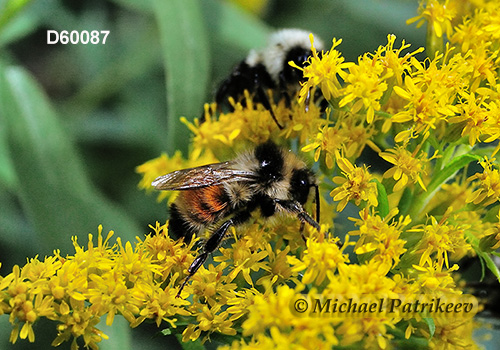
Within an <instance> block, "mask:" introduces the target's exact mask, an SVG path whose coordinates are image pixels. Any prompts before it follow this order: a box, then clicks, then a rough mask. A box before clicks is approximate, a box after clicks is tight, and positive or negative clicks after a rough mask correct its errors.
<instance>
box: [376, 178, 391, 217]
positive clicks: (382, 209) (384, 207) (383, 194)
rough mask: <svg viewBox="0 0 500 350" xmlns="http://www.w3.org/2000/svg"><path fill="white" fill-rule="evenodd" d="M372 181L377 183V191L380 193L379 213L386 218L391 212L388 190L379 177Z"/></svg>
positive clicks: (378, 198)
mask: <svg viewBox="0 0 500 350" xmlns="http://www.w3.org/2000/svg"><path fill="white" fill-rule="evenodd" d="M372 182H375V184H376V185H377V193H378V197H377V200H378V207H377V209H378V213H379V215H380V216H381V217H382V218H384V217H386V216H387V214H389V200H388V199H387V191H386V190H385V187H384V185H382V183H381V182H380V181H378V180H377V179H373V180H372Z"/></svg>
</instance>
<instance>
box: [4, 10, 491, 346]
mask: <svg viewBox="0 0 500 350" xmlns="http://www.w3.org/2000/svg"><path fill="white" fill-rule="evenodd" d="M455 5H456V4H455V3H454V2H451V1H449V0H444V1H438V0H427V1H425V2H423V3H422V5H421V8H420V11H421V13H420V15H419V16H418V17H416V18H414V19H411V20H410V22H412V21H418V20H423V21H428V23H429V24H430V25H429V28H430V29H429V30H430V34H429V35H430V38H431V39H433V40H434V42H431V44H429V45H428V46H427V52H429V51H430V52H431V55H430V57H429V58H427V59H424V60H420V59H419V58H418V56H417V54H418V53H420V52H422V50H423V49H416V50H414V51H407V50H408V48H409V46H410V45H409V44H407V43H406V42H405V41H404V40H403V41H402V44H401V46H400V47H399V48H395V47H394V46H395V42H396V37H395V36H394V35H388V36H387V43H386V44H384V45H381V46H379V47H378V48H377V50H375V52H373V53H365V54H362V55H361V56H360V57H359V58H358V60H357V62H356V63H354V62H346V61H345V59H344V58H343V56H342V53H341V52H340V51H339V50H338V47H339V45H340V43H341V40H337V39H333V42H332V47H331V49H330V50H329V51H326V52H321V53H319V52H317V51H316V50H315V49H314V46H312V56H311V57H310V58H309V59H308V60H307V63H306V65H305V66H304V67H297V66H296V65H295V64H291V65H292V66H293V67H295V68H296V69H299V70H300V71H301V72H302V73H303V76H304V78H305V80H304V82H303V83H302V86H301V89H300V91H299V93H298V95H292V96H289V100H288V99H287V100H286V101H285V99H280V97H281V96H272V95H271V92H268V93H269V102H270V104H271V108H272V111H273V113H274V114H275V116H276V118H277V120H278V121H279V123H280V124H281V125H283V126H284V128H283V129H280V128H278V126H277V125H276V122H275V121H274V120H273V118H272V117H271V115H270V111H269V110H267V109H266V108H264V106H262V105H261V104H259V103H256V102H255V101H254V96H251V95H250V94H249V93H248V92H246V93H245V96H243V98H244V101H243V103H240V102H236V101H234V100H231V101H230V103H231V105H232V107H233V109H232V110H233V111H232V112H231V113H219V112H217V108H216V106H215V104H210V105H209V104H207V105H206V106H205V118H204V119H205V120H204V122H200V121H199V120H196V119H195V120H194V121H193V122H188V120H187V119H186V118H182V122H183V123H184V124H185V126H186V128H187V129H188V130H189V131H190V133H191V134H190V135H191V136H190V137H191V138H190V144H189V146H190V147H189V152H188V153H187V154H186V155H185V156H183V155H182V154H181V153H180V152H175V153H173V154H169V155H167V154H163V155H160V156H159V157H158V158H156V159H153V160H151V161H149V162H146V163H144V164H143V165H141V166H139V167H137V172H138V173H140V174H141V176H142V180H141V181H140V184H139V187H140V188H142V189H146V190H148V191H149V190H150V189H151V182H152V181H153V180H154V179H155V178H156V177H158V176H160V175H164V174H166V173H169V172H172V171H175V170H179V169H185V168H192V167H196V166H200V165H206V164H210V163H216V162H222V161H226V160H229V159H232V158H233V157H234V156H235V155H236V154H237V153H238V152H240V151H243V150H247V149H251V148H252V147H255V145H256V144H259V143H262V142H264V141H267V140H269V139H271V140H275V141H278V143H279V144H281V145H286V146H288V147H289V148H290V149H292V150H293V151H295V152H297V151H298V152H299V153H300V152H302V154H301V155H302V156H304V158H305V161H306V162H307V163H308V164H309V165H310V168H311V172H312V173H315V174H316V179H317V180H316V181H317V184H318V192H317V195H316V188H315V187H314V186H310V187H307V188H305V189H301V190H300V191H303V192H304V194H307V191H308V192H309V197H310V198H308V199H309V200H307V202H306V203H305V204H304V208H305V209H304V210H305V211H307V212H308V213H312V214H311V217H312V218H313V219H311V218H309V217H306V216H304V215H303V214H304V213H300V214H299V217H298V218H297V216H295V217H293V215H290V217H288V216H286V217H285V215H281V214H282V213H281V212H279V213H277V214H276V215H273V216H272V217H271V218H264V217H263V215H259V212H258V210H255V211H253V210H252V209H254V207H253V206H252V207H251V208H248V209H249V211H251V212H252V217H251V218H250V219H249V220H248V222H246V223H245V224H244V225H237V226H235V227H232V228H231V230H230V231H229V233H228V241H225V242H223V243H222V244H221V246H220V247H218V249H216V250H215V251H214V253H213V257H212V258H210V259H209V260H208V261H207V262H206V263H205V264H204V265H203V266H200V267H199V269H198V270H197V271H196V273H195V274H194V275H193V276H190V278H189V282H188V283H187V284H186V285H185V287H184V289H183V290H182V293H181V297H180V298H177V297H176V295H177V294H178V291H179V285H180V284H182V282H183V281H184V279H185V278H186V276H187V275H189V274H190V271H189V268H190V266H191V265H192V264H193V261H194V259H195V257H196V256H197V254H199V249H198V250H197V248H198V247H200V242H202V241H203V240H205V239H207V238H209V237H210V235H211V234H212V233H213V232H214V230H215V229H216V228H217V227H218V226H217V225H219V224H220V223H214V225H213V226H211V227H209V228H207V230H206V232H201V233H200V234H199V237H198V236H197V237H195V238H194V239H192V241H191V242H190V243H188V244H186V243H185V242H184V241H183V240H180V241H176V240H173V239H172V238H170V237H169V235H168V225H169V223H168V221H167V222H165V224H161V225H160V224H159V223H156V224H155V225H152V226H150V229H151V234H148V235H146V236H144V237H138V238H137V240H136V241H135V242H122V240H121V239H120V238H119V237H118V238H116V240H115V241H112V239H113V235H114V233H113V232H112V231H110V232H109V234H107V235H103V234H102V227H99V230H98V234H97V236H96V237H94V236H93V235H89V236H88V243H86V244H85V245H81V244H79V241H78V240H77V238H76V237H74V238H72V241H73V246H74V250H75V252H74V253H73V254H71V255H67V256H61V253H60V252H59V251H55V252H54V254H53V255H52V256H48V257H46V258H45V259H44V260H43V261H41V260H39V259H38V257H35V258H33V259H30V260H28V261H27V263H26V264H25V265H24V266H22V267H19V266H15V267H14V268H13V270H12V272H11V273H8V274H6V275H5V276H3V277H2V276H0V314H6V315H8V317H9V322H10V323H11V324H12V332H11V337H10V340H11V342H16V341H19V339H27V340H28V341H31V342H32V341H35V333H36V329H37V328H36V324H37V322H38V321H39V320H40V319H41V318H46V319H48V320H50V321H53V322H54V324H55V329H56V331H57V336H56V338H55V339H54V341H53V345H54V346H57V345H60V344H61V343H63V342H65V341H68V342H70V343H71V347H72V349H73V350H76V348H77V346H78V343H80V344H84V345H85V346H86V347H88V348H91V349H95V350H96V349H98V345H99V343H100V342H101V341H102V340H103V339H106V338H107V337H106V335H105V334H103V333H102V331H101V330H99V329H98V324H99V322H106V324H108V325H111V324H113V323H114V320H115V317H116V316H118V315H120V316H123V317H124V318H125V319H126V320H127V322H128V323H129V324H130V325H131V326H132V327H139V326H140V325H141V324H142V323H143V322H154V323H155V324H156V325H157V326H158V327H168V331H169V332H170V333H173V334H175V335H176V336H178V337H180V335H181V334H182V340H183V341H184V342H190V341H195V340H198V339H199V340H201V341H208V340H210V339H211V337H212V336H215V334H217V336H220V337H222V339H224V340H227V341H226V344H228V345H225V346H223V347H221V349H224V350H229V349H272V348H283V349H288V348H297V349H312V348H314V349H331V348H333V347H343V348H365V349H370V348H377V349H390V348H392V347H394V346H396V345H397V346H401V347H411V346H413V345H414V344H415V339H416V340H417V341H418V342H419V343H422V344H424V345H423V346H429V347H435V348H443V349H446V348H448V349H452V348H453V349H474V348H476V345H475V343H474V341H473V338H472V336H471V334H472V330H473V328H474V327H475V323H474V322H473V320H468V319H464V320H461V321H460V322H458V321H457V320H456V319H454V318H453V317H449V318H443V317H433V316H432V315H429V318H427V320H428V322H427V323H425V322H422V317H423V316H424V315H423V314H415V315H407V316H402V315H396V316H394V317H389V316H387V315H366V314H363V313H362V314H350V315H342V317H339V316H338V315H335V314H333V313H332V312H330V313H328V314H325V313H323V314H315V315H311V314H309V313H305V312H304V313H302V315H299V314H301V312H302V311H304V310H299V309H295V310H293V305H294V304H293V302H296V301H297V300H298V299H300V300H312V299H314V300H320V299H321V300H329V304H327V303H323V304H319V308H320V309H321V310H320V311H325V310H326V308H327V306H328V307H330V306H332V305H333V303H335V300H336V298H337V299H338V298H340V299H342V298H346V297H347V298H349V297H352V300H353V301H354V302H361V301H364V300H365V299H364V298H365V297H366V298H367V300H368V299H369V298H373V297H377V296H378V298H379V299H380V298H387V299H385V300H386V301H387V300H389V299H396V298H400V297H401V295H410V296H415V295H418V294H428V295H430V296H440V297H441V296H443V295H448V294H455V295H460V294H462V293H463V289H462V285H463V282H462V281H460V278H461V277H460V276H459V275H458V274H457V271H459V267H462V266H461V265H460V266H459V264H461V262H460V259H462V258H463V257H464V256H470V257H473V256H475V255H477V256H480V257H481V259H482V260H483V262H485V264H484V266H486V267H489V268H491V269H492V270H493V272H494V273H497V272H498V271H497V270H496V269H495V268H494V263H493V260H492V255H493V254H494V253H495V252H494V251H495V250H496V249H498V248H499V247H500V233H499V232H500V218H499V217H500V214H499V217H497V218H494V214H493V213H496V212H497V211H498V209H499V208H498V207H499V202H498V201H499V199H500V173H499V171H498V166H497V163H496V162H495V160H494V158H493V156H494V154H495V153H496V152H497V151H498V150H500V146H498V145H496V144H494V145H493V146H492V145H487V143H493V142H497V141H498V140H499V139H500V117H499V116H500V113H499V112H500V85H499V77H498V73H499V71H500V69H499V67H500V58H499V57H500V50H499V48H500V26H499V24H498V23H500V20H499V19H500V15H499V14H500V3H499V2H498V1H487V0H484V1H480V2H474V3H467V6H465V5H464V6H462V7H457V8H456V11H455V9H454V8H452V9H450V6H455ZM458 13H459V14H461V15H462V14H463V15H464V16H466V17H465V18H464V19H462V22H461V24H458V25H456V23H459V18H457V16H456V14H458ZM445 36H446V37H447V38H448V39H449V40H450V42H449V43H447V45H446V46H444V45H443V46H442V48H440V49H439V52H438V53H437V54H434V53H432V52H433V51H435V50H436V48H437V46H436V44H438V43H439V42H441V43H442V42H443V40H444V37H445ZM471 37H473V38H472V39H471ZM437 39H439V40H437ZM310 40H311V45H312V43H313V38H312V37H311V38H310ZM318 89H319V90H320V91H321V93H322V94H323V98H324V99H326V102H328V103H329V106H328V107H327V108H326V110H324V109H323V108H320V106H319V104H318V103H317V102H318V101H313V99H314V98H315V97H316V95H315V94H314V92H315V91H317V90H318ZM274 93H277V91H274ZM308 96H309V99H308V101H309V105H308V106H307V108H306V106H304V103H305V99H306V98H308ZM315 102H316V103H315ZM323 102H325V101H323ZM481 143H482V144H483V145H481V147H478V144H481ZM366 146H368V147H370V148H371V149H372V150H375V152H376V153H377V154H378V155H379V156H380V157H381V158H382V159H384V160H385V161H387V162H389V163H390V168H389V169H388V170H385V169H384V170H385V172H384V173H383V175H381V174H380V173H382V172H383V170H379V169H380V167H378V164H375V163H378V162H375V161H373V162H372V159H370V158H369V156H368V157H366V154H365V152H363V151H364V150H365V147H366ZM483 146H484V147H483ZM478 159H484V160H483V161H481V162H480V164H481V166H482V168H483V170H482V171H478V172H477V173H476V174H474V175H472V176H470V173H469V171H471V169H474V166H475V164H474V162H475V161H477V160H478ZM285 168H286V167H285ZM379 172H380V173H379ZM468 176H469V177H468ZM467 177H468V178H467ZM283 178H287V177H283ZM282 180H283V179H277V180H276V181H277V182H279V190H277V191H276V192H279V193H280V196H281V197H280V198H271V197H269V198H266V200H269V201H270V202H271V203H272V201H273V200H278V199H279V200H283V201H285V200H290V201H292V200H296V195H295V194H294V191H295V188H293V189H290V186H292V185H293V186H297V187H300V186H302V185H303V183H301V181H300V179H299V181H295V180H296V179H294V181H291V183H289V182H287V181H282ZM379 180H381V181H379ZM297 183H298V184H297ZM417 184H418V185H417ZM245 185H248V186H249V187H250V189H251V188H252V186H254V184H253V183H252V181H250V180H248V183H245ZM287 191H288V192H290V195H289V196H288V197H287V193H288V192H287ZM328 194H330V195H328ZM285 197H286V198H285ZM299 197H301V196H299ZM158 198H159V199H164V198H168V200H169V201H172V200H174V198H175V192H170V191H164V192H161V193H160V194H159V197H158ZM259 199H260V198H259ZM348 203H350V207H347V204H348ZM252 205H255V207H259V205H258V203H252ZM316 206H320V207H321V208H320V215H318V216H317V215H316V210H315V209H316ZM335 208H336V209H337V210H335ZM352 208H354V210H355V213H357V214H356V215H355V217H351V216H352V214H350V213H352V210H351V209H352ZM246 209H247V208H245V207H239V206H236V208H235V210H236V212H238V211H240V210H241V211H245V210H246ZM344 209H346V210H344ZM424 213H425V214H426V215H427V220H426V219H425V218H424V217H423V214H424ZM499 213H500V212H499ZM235 214H236V215H238V214H237V213H235ZM264 214H266V213H264ZM292 214H293V213H292ZM295 214H296V213H295ZM305 217H306V218H307V220H306V222H307V221H308V222H309V223H311V220H317V221H318V223H319V225H318V226H319V228H320V229H319V230H317V229H315V228H314V227H310V226H311V225H305V223H304V222H301V220H304V218H305ZM334 220H335V222H334ZM352 222H353V223H354V224H352ZM314 226H316V225H314ZM202 249H203V248H202ZM348 252H351V255H349V254H348ZM337 301H338V300H337ZM316 305H318V304H316ZM365 306H366V307H368V306H367V305H365ZM364 311H366V310H364ZM344 316H345V317H344ZM425 316H426V317H427V315H425ZM430 318H432V320H433V321H432V322H431V321H430ZM432 323H433V324H434V327H431V325H432ZM431 328H435V331H433V332H432V333H433V334H432V335H431V332H430V331H429V330H430V329H431ZM214 333H215V334H214ZM221 342H222V341H221ZM395 344H396V345H395Z"/></svg>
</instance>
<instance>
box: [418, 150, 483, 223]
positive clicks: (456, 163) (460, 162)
mask: <svg viewBox="0 0 500 350" xmlns="http://www.w3.org/2000/svg"><path fill="white" fill-rule="evenodd" d="M481 159H482V158H481V157H480V156H478V155H476V154H470V153H467V154H462V155H460V156H458V157H455V158H454V159H453V160H452V161H451V162H450V163H448V164H447V165H446V166H445V167H444V168H443V169H441V170H439V172H438V173H437V174H435V175H434V176H433V178H432V180H431V182H430V183H429V185H428V186H427V191H425V192H421V193H420V194H419V195H417V196H415V199H414V200H413V202H412V203H411V208H410V209H409V215H410V216H411V217H412V218H413V219H415V218H418V217H419V215H421V212H420V211H421V210H422V209H423V208H424V207H425V205H426V204H427V201H428V200H429V198H432V196H433V194H434V192H436V191H437V190H438V189H439V187H440V186H441V185H442V184H444V183H445V182H446V181H448V179H450V178H451V177H452V176H454V175H455V174H456V173H457V172H458V171H459V170H461V169H462V168H464V167H465V166H467V165H468V164H469V163H470V162H473V161H480V160H481Z"/></svg>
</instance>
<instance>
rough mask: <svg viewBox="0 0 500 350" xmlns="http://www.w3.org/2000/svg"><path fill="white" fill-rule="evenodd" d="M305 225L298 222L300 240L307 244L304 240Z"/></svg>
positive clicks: (302, 222)
mask: <svg viewBox="0 0 500 350" xmlns="http://www.w3.org/2000/svg"><path fill="white" fill-rule="evenodd" d="M305 225H306V224H305V223H304V221H301V222H300V237H302V240H303V241H304V243H307V239H306V236H304V227H305Z"/></svg>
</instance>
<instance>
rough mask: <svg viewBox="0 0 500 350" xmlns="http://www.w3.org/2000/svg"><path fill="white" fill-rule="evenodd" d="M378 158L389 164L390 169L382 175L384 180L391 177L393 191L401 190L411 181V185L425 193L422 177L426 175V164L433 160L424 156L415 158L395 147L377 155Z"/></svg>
mask: <svg viewBox="0 0 500 350" xmlns="http://www.w3.org/2000/svg"><path fill="white" fill-rule="evenodd" d="M379 155H380V157H382V158H383V159H385V160H386V161H388V162H389V163H391V164H394V166H393V167H392V168H390V169H389V170H387V171H386V172H385V173H384V178H389V177H392V178H393V179H394V180H396V181H397V182H396V184H395V185H394V188H393V191H394V192H397V191H400V190H402V189H403V188H404V187H405V186H406V185H407V184H408V182H409V181H410V180H411V181H412V182H413V183H418V184H419V185H420V187H421V188H422V189H423V190H424V191H426V188H425V185H424V182H423V180H422V176H425V175H426V174H427V170H426V167H427V162H428V161H429V160H430V159H432V158H434V157H435V155H434V156H433V157H431V158H427V157H426V155H425V154H422V155H420V156H419V157H415V155H414V154H412V153H411V152H409V151H408V150H407V149H405V148H404V147H403V146H397V147H396V148H395V149H388V150H386V151H385V152H381V153H379Z"/></svg>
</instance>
